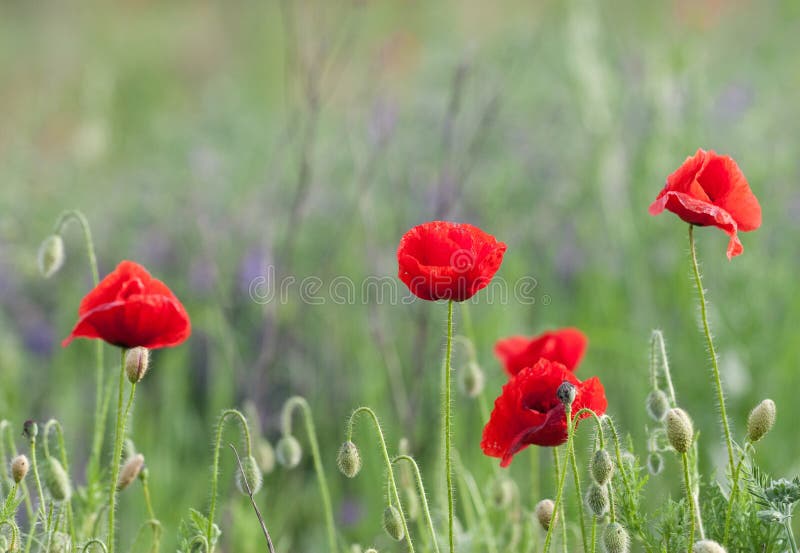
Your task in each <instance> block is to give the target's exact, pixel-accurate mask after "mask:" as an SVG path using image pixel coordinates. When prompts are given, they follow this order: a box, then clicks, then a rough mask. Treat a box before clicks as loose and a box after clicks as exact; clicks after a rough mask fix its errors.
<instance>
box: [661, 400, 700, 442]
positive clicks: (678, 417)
mask: <svg viewBox="0 0 800 553" xmlns="http://www.w3.org/2000/svg"><path fill="white" fill-rule="evenodd" d="M666 424H667V440H669V444H670V445H671V446H672V447H673V448H675V451H677V452H678V453H686V452H687V451H689V448H690V447H692V439H693V438H694V425H692V419H690V418H689V415H688V414H687V413H686V411H684V410H683V409H680V408H678V407H676V408H674V409H670V410H669V412H668V413H667V420H666Z"/></svg>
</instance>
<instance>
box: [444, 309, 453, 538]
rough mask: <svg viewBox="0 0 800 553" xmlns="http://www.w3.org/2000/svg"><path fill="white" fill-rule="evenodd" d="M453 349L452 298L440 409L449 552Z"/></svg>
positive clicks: (448, 310) (450, 531)
mask: <svg viewBox="0 0 800 553" xmlns="http://www.w3.org/2000/svg"><path fill="white" fill-rule="evenodd" d="M452 350H453V300H450V301H448V302H447V349H446V350H445V361H444V396H443V401H444V405H443V409H442V417H444V421H443V422H444V424H443V426H444V467H445V468H444V470H445V480H446V482H447V536H448V541H449V543H450V553H454V552H455V550H456V545H455V526H454V520H455V516H454V513H453V509H454V502H453V492H454V489H453V466H452V459H451V454H452V440H453V428H452V424H453V421H452V417H451V414H450V408H451V405H450V401H451V400H450V380H451V377H452V375H451V374H450V372H451V370H450V357H451V355H452Z"/></svg>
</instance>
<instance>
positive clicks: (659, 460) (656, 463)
mask: <svg viewBox="0 0 800 553" xmlns="http://www.w3.org/2000/svg"><path fill="white" fill-rule="evenodd" d="M647 470H649V471H650V474H652V475H653V476H655V475H656V474H660V473H661V471H662V470H664V458H663V457H661V454H660V453H657V452H653V453H651V454H650V455H648V456H647Z"/></svg>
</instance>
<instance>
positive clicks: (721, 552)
mask: <svg viewBox="0 0 800 553" xmlns="http://www.w3.org/2000/svg"><path fill="white" fill-rule="evenodd" d="M692 552H693V553H725V548H724V547H722V546H721V545H720V544H718V543H717V542H715V541H711V540H700V541H699V542H697V543H695V544H694V546H693V547H692Z"/></svg>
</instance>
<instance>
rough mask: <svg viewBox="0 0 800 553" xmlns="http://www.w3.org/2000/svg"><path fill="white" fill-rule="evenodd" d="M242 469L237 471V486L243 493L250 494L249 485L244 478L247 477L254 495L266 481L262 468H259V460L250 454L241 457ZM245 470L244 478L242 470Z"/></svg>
mask: <svg viewBox="0 0 800 553" xmlns="http://www.w3.org/2000/svg"><path fill="white" fill-rule="evenodd" d="M241 461H242V470H239V471H236V487H237V488H238V490H239V492H240V493H242V494H243V495H248V493H247V486H245V484H244V478H247V484H249V486H250V491H251V492H253V495H255V494H257V493H258V491H259V490H260V489H261V485H262V484H263V483H264V477H263V476H262V474H261V469H259V468H258V462H256V460H255V457H253V456H252V455H248V456H246V457H243V458H242V459H241ZM243 471H244V478H243V476H242V472H243Z"/></svg>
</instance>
